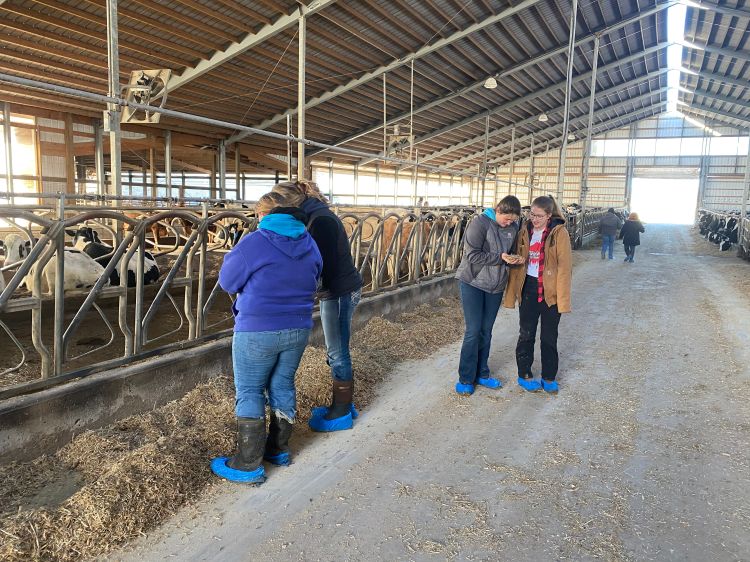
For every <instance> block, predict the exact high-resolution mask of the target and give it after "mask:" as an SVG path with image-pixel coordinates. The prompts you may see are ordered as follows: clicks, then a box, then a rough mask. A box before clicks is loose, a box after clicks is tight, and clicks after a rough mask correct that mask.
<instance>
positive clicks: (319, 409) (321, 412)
mask: <svg viewBox="0 0 750 562" xmlns="http://www.w3.org/2000/svg"><path fill="white" fill-rule="evenodd" d="M327 413H328V406H316V407H315V408H313V409H312V410H310V416H325V415H326V414H327ZM351 413H352V419H353V420H356V419H357V418H358V417H359V412H358V411H357V408H355V407H354V404H353V403H352V407H351Z"/></svg>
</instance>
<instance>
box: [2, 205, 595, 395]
mask: <svg viewBox="0 0 750 562" xmlns="http://www.w3.org/2000/svg"><path fill="white" fill-rule="evenodd" d="M0 197H2V194H0ZM34 197H35V198H38V199H40V200H41V201H42V204H41V205H36V206H26V207H23V206H14V207H2V206H0V221H5V222H6V223H7V225H8V226H7V228H4V229H3V230H5V231H6V233H7V232H8V231H12V232H14V233H16V234H18V235H20V236H21V237H22V238H23V239H24V240H27V241H29V242H30V245H31V250H30V253H29V255H28V256H26V257H25V259H22V260H21V261H19V262H16V263H4V264H3V265H2V267H0V270H4V271H6V272H7V275H10V274H11V273H12V277H11V278H10V279H9V281H8V282H7V286H6V287H5V288H4V289H3V290H2V292H0V338H2V339H4V336H3V335H2V334H6V335H7V336H8V339H7V340H6V343H5V346H4V347H5V350H6V351H5V353H4V355H3V358H2V359H0V376H6V375H9V374H11V373H14V372H17V371H21V370H24V369H26V370H27V371H28V370H29V369H30V368H32V367H33V368H34V369H35V372H36V368H37V367H36V364H37V363H38V365H39V366H38V378H36V380H32V381H31V382H24V383H20V384H17V385H14V386H6V387H5V388H3V382H2V380H0V399H2V398H7V397H9V396H14V395H19V394H23V393H28V392H31V391H35V390H38V389H41V388H45V387H48V386H52V385H54V384H59V383H60V382H63V381H65V380H69V379H71V378H77V377H80V376H85V375H88V374H91V373H94V372H97V371H101V370H104V369H106V368H113V367H116V366H122V365H126V364H128V363H132V362H134V361H137V360H142V359H144V358H147V357H152V356H155V355H160V354H163V353H167V352H169V351H173V350H176V349H183V348H185V347H186V346H190V345H196V344H198V343H200V342H204V341H208V340H211V339H215V338H217V337H222V336H225V335H228V334H230V333H231V318H232V314H231V299H230V298H229V296H228V295H227V294H226V293H224V292H223V291H222V290H221V288H220V287H219V284H218V281H217V273H218V267H219V266H220V263H221V260H222V258H223V255H224V254H225V253H226V252H227V251H229V249H230V246H231V243H230V240H231V233H230V232H229V225H230V224H231V223H237V224H238V225H241V226H243V227H244V229H245V232H250V231H252V230H254V229H255V228H256V226H257V220H256V218H255V214H254V210H253V207H254V205H253V203H251V202H240V201H228V200H207V199H195V200H189V199H187V200H179V201H178V200H174V199H168V198H160V199H159V198H157V199H137V198H133V197H126V196H124V197H110V196H104V197H99V196H93V197H91V196H81V195H67V196H66V195H64V194H54V195H53V194H35V195H34ZM156 205H165V206H163V207H159V206H156ZM169 205H172V206H169ZM174 205H181V206H174ZM333 209H334V211H335V212H337V214H338V215H339V217H340V218H341V220H342V222H343V223H344V226H345V228H346V231H347V234H348V236H349V245H350V249H351V252H352V257H353V259H354V263H355V266H356V267H357V269H358V270H359V271H360V273H361V274H362V277H363V279H364V283H365V284H364V292H365V293H367V294H373V293H376V292H380V291H384V290H390V289H393V288H397V287H402V286H407V285H411V284H415V283H418V282H420V281H422V280H426V279H432V278H435V277H437V276H441V275H447V274H451V273H453V272H455V269H456V268H457V266H458V264H459V263H460V260H461V255H462V247H463V234H464V232H465V230H466V226H467V225H468V223H469V221H470V220H471V219H472V218H473V216H475V214H476V212H477V211H478V210H479V209H477V208H474V207H439V208H414V207H408V208H397V207H382V208H379V207H375V206H373V207H369V208H367V209H355V208H353V207H344V206H335V207H333ZM599 216H600V213H599V212H598V211H587V212H586V213H584V214H583V218H582V219H581V214H578V215H576V220H569V228H572V229H573V232H574V233H575V236H577V237H578V238H577V239H580V240H581V241H582V243H585V239H586V237H587V236H589V235H590V234H591V233H592V232H594V233H595V232H596V230H597V229H598V217H599ZM569 219H571V217H570V216H569ZM81 226H90V227H92V228H94V229H95V230H96V231H97V232H99V234H100V236H101V238H102V240H103V241H104V242H105V243H108V244H109V245H111V246H112V247H113V250H112V252H111V254H110V258H111V259H110V261H109V264H108V265H107V266H106V267H105V271H104V275H102V277H100V278H99V280H98V281H97V282H96V284H95V285H94V287H93V288H91V289H90V290H86V291H83V292H81V291H78V292H76V291H65V288H64V274H65V272H64V270H65V260H64V254H63V251H62V250H63V248H65V247H66V241H68V243H69V241H70V238H69V237H68V238H66V232H65V231H66V230H76V229H78V228H79V227H81ZM2 236H4V234H2V235H0V237H2ZM156 236H159V242H158V243H157V240H156ZM147 251H148V252H150V253H151V254H152V255H153V257H154V258H155V260H156V261H157V263H158V264H159V268H160V278H159V280H158V282H157V283H156V284H155V285H153V286H146V285H145V284H144V282H143V272H144V262H145V257H146V252H147ZM133 257H135V258H134V259H135V263H136V269H137V272H136V285H135V287H131V288H128V286H127V278H128V275H127V272H128V264H129V262H130V260H131V258H133ZM48 263H51V264H54V270H55V281H54V284H53V287H51V288H50V289H51V290H50V291H49V293H47V294H45V293H43V276H44V267H45V265H46V264H48ZM51 267H52V266H51ZM115 268H117V269H118V271H119V274H120V284H119V285H118V286H108V279H109V278H110V274H111V273H112V271H114V270H115ZM7 275H6V276H7ZM27 276H28V277H27ZM22 284H28V285H30V288H31V290H30V291H25V290H23V288H22ZM107 312H109V314H107ZM29 315H30V321H29ZM29 322H30V327H29V328H28V329H25V328H24V329H21V327H22V326H24V325H28V324H29ZM24 323H25V324H24ZM50 328H51V329H50ZM27 331H28V332H29V333H26V332H27ZM92 335H94V336H103V337H101V338H94V340H96V341H94V343H91V344H83V345H87V346H88V347H89V348H88V349H85V350H81V351H80V352H75V348H76V347H77V345H78V344H79V342H81V341H85V339H84V340H81V338H88V339H89V340H91V339H92V338H91V336H92ZM2 339H0V343H2Z"/></svg>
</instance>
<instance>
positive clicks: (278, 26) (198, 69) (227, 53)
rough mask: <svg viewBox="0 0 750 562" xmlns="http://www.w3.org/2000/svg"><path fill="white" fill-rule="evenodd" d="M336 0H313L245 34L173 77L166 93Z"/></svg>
mask: <svg viewBox="0 0 750 562" xmlns="http://www.w3.org/2000/svg"><path fill="white" fill-rule="evenodd" d="M337 1H338V0H315V1H314V2H312V3H310V5H309V6H307V7H305V6H300V11H299V13H298V12H294V13H292V14H289V15H286V16H281V17H280V18H279V19H277V20H276V21H275V22H274V23H271V24H267V25H264V26H263V27H262V28H260V29H259V30H258V31H257V32H256V33H249V34H247V35H246V36H245V37H244V38H243V39H242V40H241V41H238V42H237V43H232V44H231V45H229V47H227V48H226V49H225V50H223V51H217V52H215V53H214V54H213V55H212V56H211V58H209V59H207V60H202V61H200V62H199V63H198V64H197V65H196V66H194V67H193V68H188V69H187V70H185V72H183V73H182V74H180V75H179V76H173V77H172V78H171V79H170V80H169V83H168V85H167V91H168V92H170V93H171V92H174V91H175V90H176V89H177V88H180V87H182V86H184V85H185V84H187V83H189V82H191V81H193V80H195V79H196V78H198V77H200V76H202V75H203V74H205V73H206V72H210V71H212V70H214V69H215V68H216V67H218V66H221V65H222V64H224V63H225V62H227V61H229V60H232V59H233V58H234V57H236V56H238V55H241V54H242V53H244V52H246V51H248V50H250V49H252V48H253V47H255V46H257V45H260V44H261V43H263V42H264V41H267V40H268V39H270V38H271V37H274V36H275V35H278V34H279V33H281V32H282V31H284V30H286V29H289V28H290V27H293V26H295V25H297V21H298V19H299V16H300V14H302V15H304V16H311V15H313V14H315V13H317V12H319V11H320V10H323V9H324V8H327V7H328V6H331V5H333V4H335V3H336V2H337Z"/></svg>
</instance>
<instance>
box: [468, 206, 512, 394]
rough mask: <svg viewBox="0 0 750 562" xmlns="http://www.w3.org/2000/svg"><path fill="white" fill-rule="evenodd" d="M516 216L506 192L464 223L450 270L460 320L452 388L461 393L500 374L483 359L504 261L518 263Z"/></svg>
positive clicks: (494, 383) (492, 383) (494, 381)
mask: <svg viewBox="0 0 750 562" xmlns="http://www.w3.org/2000/svg"><path fill="white" fill-rule="evenodd" d="M520 216H521V202H520V201H519V200H518V199H517V198H516V197H514V196H512V195H508V196H507V197H504V198H503V199H501V200H500V202H499V203H498V204H497V205H496V206H495V208H493V209H485V210H484V212H483V213H482V214H481V215H479V216H477V217H476V218H475V219H474V220H472V221H471V222H470V223H469V226H468V227H467V228H466V234H465V235H464V252H463V258H462V259H461V264H460V265H459V266H458V270H457V271H456V278H457V279H458V284H459V290H460V293H461V306H462V307H463V313H464V322H465V324H466V331H465V332H464V339H463V344H462V345H461V356H460V359H459V363H458V382H457V383H456V392H457V393H458V394H461V395H464V396H469V395H471V394H473V393H474V388H475V386H476V385H480V386H485V387H488V388H500V387H501V386H502V382H500V379H498V378H497V377H493V376H491V373H490V368H489V366H488V364H487V360H488V359H489V355H490V345H491V343H492V326H493V325H494V324H495V319H496V318H497V312H498V310H500V304H501V302H502V300H503V291H504V290H505V285H506V283H507V281H508V267H507V264H509V263H512V264H516V263H520V259H519V258H518V257H517V256H512V255H510V251H511V248H512V247H513V245H514V243H515V241H516V235H517V234H518V219H519V217H520Z"/></svg>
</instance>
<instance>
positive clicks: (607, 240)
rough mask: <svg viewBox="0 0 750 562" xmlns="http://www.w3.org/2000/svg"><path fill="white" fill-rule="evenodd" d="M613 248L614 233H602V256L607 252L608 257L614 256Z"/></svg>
mask: <svg viewBox="0 0 750 562" xmlns="http://www.w3.org/2000/svg"><path fill="white" fill-rule="evenodd" d="M614 250H615V235H614V234H602V257H604V255H605V254H607V253H608V254H609V259H612V258H613V257H614Z"/></svg>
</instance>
